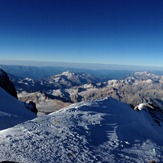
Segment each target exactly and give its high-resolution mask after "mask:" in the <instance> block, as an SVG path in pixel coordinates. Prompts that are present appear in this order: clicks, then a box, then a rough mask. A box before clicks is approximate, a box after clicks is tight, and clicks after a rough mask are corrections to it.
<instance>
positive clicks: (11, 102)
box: [0, 88, 36, 130]
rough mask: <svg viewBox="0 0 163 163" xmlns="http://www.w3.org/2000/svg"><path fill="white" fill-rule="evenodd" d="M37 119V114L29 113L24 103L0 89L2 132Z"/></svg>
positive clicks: (0, 125)
mask: <svg viewBox="0 0 163 163" xmlns="http://www.w3.org/2000/svg"><path fill="white" fill-rule="evenodd" d="M35 117H36V116H35V114H34V113H32V112H31V111H29V110H28V109H27V108H26V107H25V104H24V103H22V102H20V101H18V100H17V99H16V98H14V97H13V96H11V95H9V94H8V93H7V92H6V91H5V90H4V89H2V88H0V130H2V129H5V128H9V127H12V126H14V125H16V124H19V123H21V122H24V121H27V120H29V119H33V118H35Z"/></svg>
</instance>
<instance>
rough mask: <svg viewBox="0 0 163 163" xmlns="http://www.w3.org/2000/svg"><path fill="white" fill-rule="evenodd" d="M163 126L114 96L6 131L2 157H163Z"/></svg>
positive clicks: (31, 161)
mask: <svg viewBox="0 0 163 163" xmlns="http://www.w3.org/2000/svg"><path fill="white" fill-rule="evenodd" d="M162 135H163V127H160V126H158V125H157V124H156V123H155V122H154V120H153V119H152V117H151V116H150V115H149V114H148V113H147V112H145V111H144V110H142V111H139V112H137V111H134V110H132V109H131V108H130V107H129V106H128V105H126V104H123V103H121V102H118V101H117V100H114V99H111V98H109V99H105V100H102V101H95V102H86V103H84V102H83V103H78V104H74V105H71V106H70V107H68V108H64V109H62V110H61V111H58V112H55V113H52V114H50V115H47V116H42V117H38V118H36V119H34V120H31V121H28V122H25V123H23V124H20V125H17V126H15V127H13V128H11V129H7V130H2V131H0V161H3V160H10V161H17V162H22V163H27V162H28V163H45V162H47V163H51V162H55V163H61V162H66V163H68V162H73V163H74V162H75V163H81V162H86V163H87V162H99V163H100V162H109V163H114V162H115V163H118V162H119V163H123V162H124V163H127V162H140V163H142V162H149V161H150V160H155V161H157V162H162V161H163V156H162V154H163V147H162V145H163V136H162Z"/></svg>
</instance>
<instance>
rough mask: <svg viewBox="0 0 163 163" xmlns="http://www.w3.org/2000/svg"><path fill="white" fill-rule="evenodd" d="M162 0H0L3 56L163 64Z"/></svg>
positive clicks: (6, 58)
mask: <svg viewBox="0 0 163 163" xmlns="http://www.w3.org/2000/svg"><path fill="white" fill-rule="evenodd" d="M162 5H163V1H161V0H157V1H154V0H132V1H130V0H124V1H122V0H111V1H104V0H102V1H99V0H93V1H92V0H90V1H86V0H82V1H81V0H78V1H75V0H70V1H66V0H61V1H56V0H53V1H52V0H46V1H45V0H24V1H22V0H14V1H13V0H1V1H0V22H1V25H0V45H1V47H0V60H27V61H29V60H31V61H44V62H66V63H68V62H71V63H81V64H84V63H87V64H89V63H92V64H94V63H99V64H116V65H135V66H136V65H140V66H160V67H162V66H163V65H162V60H163V55H162V53H163V46H162V43H163V10H162Z"/></svg>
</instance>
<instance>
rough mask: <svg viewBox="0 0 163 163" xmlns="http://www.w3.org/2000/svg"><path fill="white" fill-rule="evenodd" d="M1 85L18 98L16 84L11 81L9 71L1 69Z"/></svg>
mask: <svg viewBox="0 0 163 163" xmlns="http://www.w3.org/2000/svg"><path fill="white" fill-rule="evenodd" d="M0 87H1V88H3V89H4V90H5V91H6V92H8V93H9V94H10V95H12V96H13V97H15V98H17V92H16V89H15V87H14V84H13V83H12V82H11V81H10V79H9V77H8V75H7V73H6V72H5V71H3V70H2V69H0Z"/></svg>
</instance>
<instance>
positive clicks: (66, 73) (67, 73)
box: [62, 70, 74, 76]
mask: <svg viewBox="0 0 163 163" xmlns="http://www.w3.org/2000/svg"><path fill="white" fill-rule="evenodd" d="M62 75H65V76H73V75H74V73H72V72H70V71H69V70H67V71H65V72H62Z"/></svg>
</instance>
